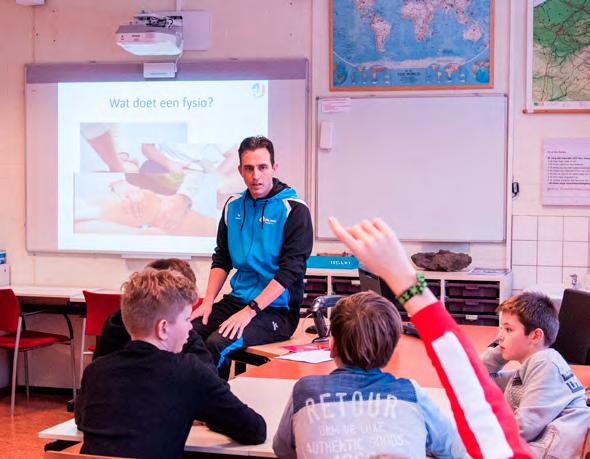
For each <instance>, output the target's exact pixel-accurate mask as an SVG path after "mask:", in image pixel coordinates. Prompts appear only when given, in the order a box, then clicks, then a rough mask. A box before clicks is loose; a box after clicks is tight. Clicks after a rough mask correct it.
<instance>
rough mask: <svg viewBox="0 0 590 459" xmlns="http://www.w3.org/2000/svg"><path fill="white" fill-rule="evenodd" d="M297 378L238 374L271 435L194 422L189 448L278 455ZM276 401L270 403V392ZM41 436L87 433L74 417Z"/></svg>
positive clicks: (442, 398)
mask: <svg viewBox="0 0 590 459" xmlns="http://www.w3.org/2000/svg"><path fill="white" fill-rule="evenodd" d="M295 382H296V381H295V380H293V379H266V378H263V379H260V378H245V377H238V378H236V379H233V380H232V381H230V385H231V388H232V391H233V393H234V394H236V395H237V396H238V397H239V398H240V400H242V401H243V402H244V403H246V404H248V405H249V406H250V407H252V408H253V409H254V410H256V411H257V412H258V413H260V414H261V415H262V416H263V417H264V419H265V420H266V426H267V438H266V441H265V442H264V443H262V444H260V445H242V444H239V443H237V442H235V441H233V440H231V439H229V438H228V437H226V436H225V435H223V434H220V433H216V432H211V431H210V430H209V429H208V428H207V427H205V426H202V425H199V426H193V427H192V428H191V430H190V433H189V435H188V438H187V440H186V444H185V448H184V449H185V451H193V452H203V453H205V452H207V453H216V454H233V455H236V456H257V457H276V456H275V455H274V453H273V450H272V439H273V437H274V434H275V432H276V431H277V428H278V426H279V422H280V420H281V416H282V414H283V410H284V407H285V405H286V404H287V401H288V400H289V396H290V395H291V392H292V389H293V385H294V384H295ZM425 390H426V391H427V392H428V394H429V395H430V396H431V398H432V399H433V400H434V402H435V403H436V404H437V405H438V406H439V407H440V408H441V410H442V411H443V412H444V413H445V414H447V416H449V417H450V418H451V407H450V404H449V401H448V399H447V396H446V395H445V393H444V391H443V390H442V389H438V388H432V389H425ZM270 393H272V394H273V402H272V403H268V394H270ZM39 437H40V438H45V439H51V440H68V441H82V440H83V434H82V432H80V431H79V430H78V429H77V428H76V424H75V422H74V419H70V420H69V421H66V422H62V423H61V424H57V425H56V426H53V427H50V428H48V429H45V430H43V431H41V432H39Z"/></svg>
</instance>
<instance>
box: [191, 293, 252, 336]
mask: <svg viewBox="0 0 590 459" xmlns="http://www.w3.org/2000/svg"><path fill="white" fill-rule="evenodd" d="M212 309H213V302H212V301H207V300H206V299H205V300H203V302H202V303H201V305H200V306H199V307H198V308H197V309H195V310H194V311H193V313H192V314H191V320H193V319H196V318H198V317H202V318H203V319H202V320H203V325H207V322H209V316H210V315H211V311H212ZM255 316H256V313H255V312H254V311H253V310H252V309H250V308H249V307H248V306H246V307H244V308H243V309H241V310H239V311H238V312H236V313H235V314H233V315H231V316H230V317H228V318H227V319H226V320H225V322H223V323H222V324H221V325H220V326H219V333H220V334H221V335H222V336H223V337H224V338H227V337H229V339H234V337H235V338H240V337H241V336H242V333H243V332H244V329H245V328H246V327H247V326H248V324H249V323H250V321H251V320H252V319H253V318H254V317H255Z"/></svg>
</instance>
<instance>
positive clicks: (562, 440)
mask: <svg viewBox="0 0 590 459" xmlns="http://www.w3.org/2000/svg"><path fill="white" fill-rule="evenodd" d="M498 313H499V314H500V329H499V332H498V340H497V342H498V345H497V346H496V347H490V348H489V349H488V350H487V351H486V353H485V354H484V355H483V362H484V365H485V366H486V368H487V369H488V371H489V372H490V375H491V376H492V378H493V379H494V381H496V383H497V384H498V385H499V386H500V388H501V389H502V390H503V391H504V395H505V396H506V400H507V401H508V404H509V405H510V407H511V408H512V409H513V410H514V414H515V416H516V421H517V422H518V427H519V430H520V435H522V437H523V438H524V439H525V440H526V441H528V442H529V446H530V447H531V449H532V450H533V453H534V455H535V457H538V458H541V457H543V458H545V457H546V458H577V457H580V454H581V452H582V447H583V442H584V435H585V433H586V431H587V430H588V428H589V427H590V408H589V407H588V406H586V396H585V394H584V388H583V387H582V385H581V384H580V381H579V380H578V378H576V376H575V375H574V374H573V373H572V370H571V368H570V367H569V365H568V364H567V362H566V361H565V360H564V359H563V357H562V356H561V355H560V354H559V352H557V351H556V350H555V349H550V347H549V346H551V345H552V344H553V343H554V342H555V337H556V336H557V331H558V330H559V318H558V314H557V310H556V309H555V307H554V306H553V303H552V302H551V300H550V299H549V298H547V297H546V296H545V295H543V294H540V293H536V292H525V293H521V294H519V295H516V296H513V297H512V298H509V299H508V300H506V301H504V302H503V303H502V304H501V305H500V307H499V308H498ZM510 360H516V361H517V362H520V367H519V368H518V370H512V371H500V370H501V369H502V368H503V367H504V365H505V364H506V363H508V361H510Z"/></svg>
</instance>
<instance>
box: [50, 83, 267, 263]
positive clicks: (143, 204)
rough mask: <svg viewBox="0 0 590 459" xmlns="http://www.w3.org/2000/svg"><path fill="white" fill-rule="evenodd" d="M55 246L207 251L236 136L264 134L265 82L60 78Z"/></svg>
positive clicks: (228, 185)
mask: <svg viewBox="0 0 590 459" xmlns="http://www.w3.org/2000/svg"><path fill="white" fill-rule="evenodd" d="M57 94H58V107H57V108H58V110H57V128H58V133H57V134H58V136H57V137H58V139H57V140H58V148H57V152H58V155H57V159H58V167H57V208H58V215H57V245H58V249H64V250H81V251H84V250H96V251H119V252H145V253H154V252H166V253H210V252H211V251H212V249H213V248H214V246H215V236H216V230H217V223H218V220H219V217H220V214H221V210H222V208H223V204H224V203H225V201H226V200H227V198H228V197H229V195H230V194H232V193H236V192H241V191H242V190H243V189H244V188H245V187H244V184H243V181H242V179H241V177H240V175H239V173H238V171H237V166H238V153H237V147H238V145H239V143H240V142H241V140H242V139H243V138H244V137H247V136H251V135H268V129H269V128H268V125H269V115H268V113H269V109H268V81H264V80H256V81H253V80H248V81H174V82H160V81H158V82H112V83H110V82H101V83H91V82H79V83H59V84H58V91H57Z"/></svg>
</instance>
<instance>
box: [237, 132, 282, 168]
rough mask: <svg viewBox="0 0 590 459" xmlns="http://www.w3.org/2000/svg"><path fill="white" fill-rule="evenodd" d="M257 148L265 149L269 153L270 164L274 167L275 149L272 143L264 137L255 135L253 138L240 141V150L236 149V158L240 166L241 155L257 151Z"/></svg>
mask: <svg viewBox="0 0 590 459" xmlns="http://www.w3.org/2000/svg"><path fill="white" fill-rule="evenodd" d="M259 148H266V149H267V150H268V152H269V153H270V164H271V166H274V164H275V148H274V146H273V144H272V142H271V141H270V140H269V139H267V138H266V137H264V136H263V135H257V136H254V137H246V138H245V139H244V140H242V143H241V144H240V148H238V156H239V157H240V164H242V154H243V153H244V152H245V151H254V150H258V149H259Z"/></svg>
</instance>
